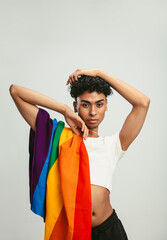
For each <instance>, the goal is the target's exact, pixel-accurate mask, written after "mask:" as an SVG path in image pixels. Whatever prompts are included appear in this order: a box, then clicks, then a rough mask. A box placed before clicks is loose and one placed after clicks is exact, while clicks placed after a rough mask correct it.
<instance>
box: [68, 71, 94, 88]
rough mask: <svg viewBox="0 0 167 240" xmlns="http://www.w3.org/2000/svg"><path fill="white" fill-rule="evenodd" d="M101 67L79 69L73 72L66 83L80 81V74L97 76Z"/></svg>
mask: <svg viewBox="0 0 167 240" xmlns="http://www.w3.org/2000/svg"><path fill="white" fill-rule="evenodd" d="M98 72H99V69H77V70H76V71H75V72H73V73H71V74H70V76H69V78H68V81H67V83H66V85H68V84H69V83H70V84H72V82H75V81H78V76H80V75H87V76H92V77H97V75H98Z"/></svg>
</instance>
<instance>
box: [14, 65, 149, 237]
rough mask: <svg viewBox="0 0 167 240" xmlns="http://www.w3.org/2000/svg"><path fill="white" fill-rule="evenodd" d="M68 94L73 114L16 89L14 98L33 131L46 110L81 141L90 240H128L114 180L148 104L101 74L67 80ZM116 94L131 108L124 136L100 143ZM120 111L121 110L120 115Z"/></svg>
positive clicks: (62, 106) (121, 133)
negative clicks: (87, 185)
mask: <svg viewBox="0 0 167 240" xmlns="http://www.w3.org/2000/svg"><path fill="white" fill-rule="evenodd" d="M69 84H70V94H71V96H72V97H73V98H74V102H73V107H74V111H73V110H72V109H71V108H70V107H69V106H67V105H66V104H63V103H60V102H58V101H57V100H54V99H52V98H50V97H47V96H45V95H43V94H41V93H39V92H36V91H34V90H31V89H28V88H25V87H22V86H18V85H15V84H12V85H11V86H10V93H11V96H12V98H13V100H14V102H15V104H16V106H17V108H18V110H19V111H20V113H21V115H22V116H23V118H24V119H25V120H26V122H27V123H28V124H29V125H30V127H31V128H32V129H33V131H35V130H36V118H37V114H38V111H39V108H38V107H37V105H38V106H42V107H45V108H48V109H51V110H53V111H56V112H59V113H61V114H62V115H63V116H64V117H65V120H66V122H67V124H68V125H69V126H70V128H71V129H72V131H73V132H74V134H77V135H80V136H82V137H83V141H84V143H85V146H86V149H87V152H88V156H89V161H90V178H91V198H92V229H91V239H92V240H109V239H113V240H124V239H128V236H127V233H126V231H125V229H124V226H123V224H122V222H121V220H120V218H119V217H118V215H117V213H116V210H115V209H114V208H113V207H112V205H111V203H110V191H111V186H112V174H113V172H114V169H115V167H116V164H117V162H118V161H119V159H120V158H122V157H123V155H124V154H125V152H126V151H127V149H128V148H129V146H130V145H131V143H132V142H133V141H134V139H135V138H136V137H137V136H138V134H139V133H140V131H141V129H142V126H143V124H144V121H145V118H146V115H147V112H148V108H149V105H150V99H149V98H148V97H147V96H146V95H144V94H143V93H141V92H140V91H138V90H137V89H135V88H134V87H132V86H130V85H129V84H127V83H125V82H124V81H122V80H120V79H118V78H116V77H114V76H112V75H109V74H108V73H106V72H104V71H103V70H101V69H77V70H76V71H75V72H73V73H71V74H70V75H69V78H68V81H67V83H66V85H69ZM112 88H113V89H114V90H115V91H116V92H118V93H119V94H120V95H121V96H122V97H123V98H124V99H125V100H127V101H128V102H129V103H130V104H131V105H132V110H131V111H130V113H129V114H128V115H127V118H126V119H125V121H124V124H123V126H122V128H121V129H120V131H117V132H115V133H114V134H112V135H111V134H109V135H108V136H105V137H101V136H99V134H98V131H99V125H100V123H101V122H102V121H103V119H104V117H105V112H106V111H107V104H108V100H107V97H108V96H109V95H110V94H112V93H113V91H112ZM120 111H121V109H120Z"/></svg>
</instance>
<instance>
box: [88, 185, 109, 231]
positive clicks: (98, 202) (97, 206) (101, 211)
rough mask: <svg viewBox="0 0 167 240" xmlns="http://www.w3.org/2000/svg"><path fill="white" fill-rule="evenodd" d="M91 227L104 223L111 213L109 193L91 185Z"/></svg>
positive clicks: (103, 188)
mask: <svg viewBox="0 0 167 240" xmlns="http://www.w3.org/2000/svg"><path fill="white" fill-rule="evenodd" d="M91 196H92V227H95V226H97V225H99V224H101V223H102V222H104V221H105V220H106V219H107V218H108V217H109V216H110V215H111V214H112V212H113V208H112V206H111V204H110V192H109V190H108V189H107V188H105V187H102V186H98V185H93V184H92V185H91Z"/></svg>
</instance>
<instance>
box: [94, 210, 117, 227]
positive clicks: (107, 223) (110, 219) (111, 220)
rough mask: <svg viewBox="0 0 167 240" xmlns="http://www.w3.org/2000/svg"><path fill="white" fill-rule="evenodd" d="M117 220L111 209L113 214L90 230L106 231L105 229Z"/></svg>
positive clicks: (114, 212)
mask: <svg viewBox="0 0 167 240" xmlns="http://www.w3.org/2000/svg"><path fill="white" fill-rule="evenodd" d="M117 220H118V216H117V214H116V211H115V209H113V212H112V213H111V215H110V216H109V217H108V218H107V219H106V220H105V221H104V222H102V223H101V224H99V225H97V226H95V227H92V230H96V229H98V230H106V229H107V228H109V227H110V226H111V225H112V224H114V223H115V221H117Z"/></svg>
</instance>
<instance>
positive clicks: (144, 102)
mask: <svg viewBox="0 0 167 240" xmlns="http://www.w3.org/2000/svg"><path fill="white" fill-rule="evenodd" d="M150 102H151V100H150V98H149V97H144V99H143V100H142V102H141V106H142V107H145V108H149V105H150Z"/></svg>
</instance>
